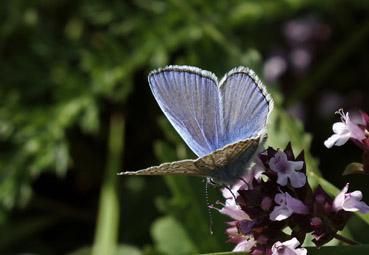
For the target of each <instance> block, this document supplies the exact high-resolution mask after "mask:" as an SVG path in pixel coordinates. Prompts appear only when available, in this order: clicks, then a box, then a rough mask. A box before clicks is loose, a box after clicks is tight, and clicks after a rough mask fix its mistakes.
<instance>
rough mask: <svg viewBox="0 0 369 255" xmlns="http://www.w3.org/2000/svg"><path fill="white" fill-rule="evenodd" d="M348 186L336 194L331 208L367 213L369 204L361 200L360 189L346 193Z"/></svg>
mask: <svg viewBox="0 0 369 255" xmlns="http://www.w3.org/2000/svg"><path fill="white" fill-rule="evenodd" d="M348 188H349V184H348V183H347V184H346V186H345V187H344V188H343V189H342V191H341V192H340V193H339V194H338V195H337V197H336V198H335V199H334V201H333V209H334V210H335V211H336V212H338V211H340V210H344V211H348V212H357V211H360V212H361V213H368V212H369V206H368V205H367V204H366V203H365V202H363V201H361V199H362V198H363V194H362V193H361V191H359V190H356V191H354V192H351V193H347V191H348Z"/></svg>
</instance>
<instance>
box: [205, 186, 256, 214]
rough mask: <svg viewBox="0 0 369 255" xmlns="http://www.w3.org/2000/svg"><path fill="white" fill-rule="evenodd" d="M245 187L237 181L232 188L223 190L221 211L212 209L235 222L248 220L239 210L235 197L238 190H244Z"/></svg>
mask: <svg viewBox="0 0 369 255" xmlns="http://www.w3.org/2000/svg"><path fill="white" fill-rule="evenodd" d="M246 188H247V185H246V184H245V183H244V182H243V181H239V182H237V183H236V184H234V185H233V186H232V188H231V189H227V188H223V189H222V194H223V197H224V198H225V199H226V200H225V205H224V206H223V208H221V209H217V208H215V207H211V208H214V209H216V210H218V211H219V212H220V213H221V214H224V215H227V216H229V217H231V218H232V219H234V220H236V221H242V220H249V219H250V217H249V216H248V215H247V214H246V213H245V212H244V211H243V210H242V209H241V207H240V206H239V205H238V204H237V202H236V199H235V198H236V196H237V194H238V191H239V190H244V189H246Z"/></svg>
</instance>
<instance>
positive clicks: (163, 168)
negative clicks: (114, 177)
mask: <svg viewBox="0 0 369 255" xmlns="http://www.w3.org/2000/svg"><path fill="white" fill-rule="evenodd" d="M207 174H208V172H206V171H205V170H202V169H200V168H199V167H198V166H197V165H196V160H192V159H186V160H180V161H174V162H170V163H163V164H161V165H159V166H152V167H149V168H146V169H142V170H138V171H127V172H120V173H119V175H193V176H207Z"/></svg>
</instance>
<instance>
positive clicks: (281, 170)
mask: <svg viewBox="0 0 369 255" xmlns="http://www.w3.org/2000/svg"><path fill="white" fill-rule="evenodd" d="M269 166H270V169H272V170H273V171H274V172H276V173H277V174H278V180H277V183H278V184H279V185H282V186H286V185H287V182H288V179H289V180H290V183H291V185H292V187H294V188H301V187H302V186H304V185H305V183H306V176H305V174H304V173H301V172H297V170H301V169H302V167H303V166H304V162H303V161H290V160H288V158H287V155H286V153H284V152H283V151H277V153H276V154H275V155H274V157H273V158H271V159H270V161H269Z"/></svg>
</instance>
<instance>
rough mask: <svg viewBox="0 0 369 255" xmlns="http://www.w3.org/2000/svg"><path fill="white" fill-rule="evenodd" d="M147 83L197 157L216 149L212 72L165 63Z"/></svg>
mask: <svg viewBox="0 0 369 255" xmlns="http://www.w3.org/2000/svg"><path fill="white" fill-rule="evenodd" d="M149 84H150V88H151V90H152V93H153V95H154V97H155V99H156V101H157V102H158V104H159V106H160V108H161V109H162V111H163V112H164V114H165V116H166V117H167V118H168V120H169V121H170V123H171V124H172V125H173V126H174V128H175V129H176V130H177V132H178V133H179V135H180V136H181V137H182V138H183V140H184V141H185V142H186V144H187V145H188V146H189V147H190V148H191V150H192V151H193V152H194V153H195V154H196V155H197V156H204V155H207V154H209V153H210V152H212V151H214V150H216V149H218V148H219V147H218V139H219V135H220V126H221V124H220V119H219V95H218V88H217V78H216V77H215V75H213V74H212V73H210V72H207V71H202V70H201V69H199V68H196V67H187V66H182V67H179V66H169V67H166V68H164V69H160V70H158V71H154V72H152V73H150V75H149Z"/></svg>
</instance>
